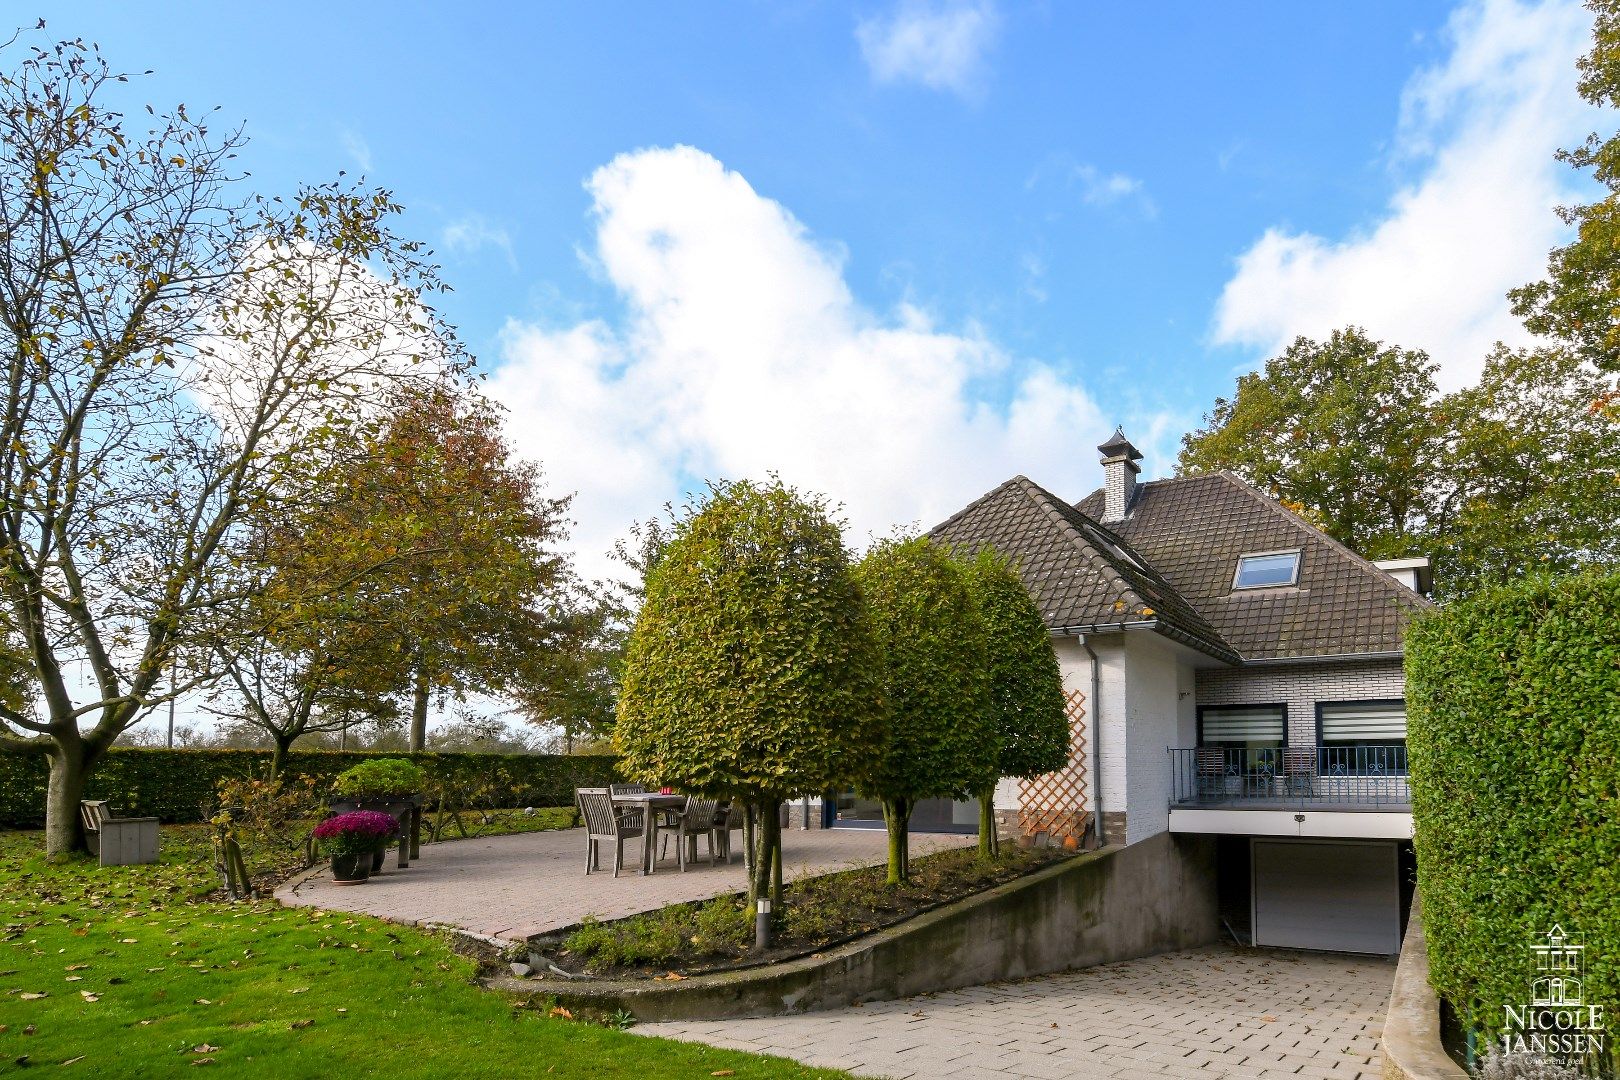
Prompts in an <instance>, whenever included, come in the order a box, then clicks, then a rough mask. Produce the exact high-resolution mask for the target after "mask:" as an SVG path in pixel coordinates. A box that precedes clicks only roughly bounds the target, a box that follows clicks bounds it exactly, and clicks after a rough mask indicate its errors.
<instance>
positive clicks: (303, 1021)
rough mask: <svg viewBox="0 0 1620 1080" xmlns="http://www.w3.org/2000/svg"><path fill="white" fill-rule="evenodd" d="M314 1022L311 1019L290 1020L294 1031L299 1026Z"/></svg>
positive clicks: (305, 1026)
mask: <svg viewBox="0 0 1620 1080" xmlns="http://www.w3.org/2000/svg"><path fill="white" fill-rule="evenodd" d="M314 1022H315V1021H313V1020H294V1021H293V1022H292V1029H293V1030H294V1031H297V1030H298V1029H299V1028H307V1027H309V1026H310V1025H311V1024H313V1023H314Z"/></svg>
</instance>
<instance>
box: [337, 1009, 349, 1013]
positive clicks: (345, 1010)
mask: <svg viewBox="0 0 1620 1080" xmlns="http://www.w3.org/2000/svg"><path fill="white" fill-rule="evenodd" d="M348 1011H349V1010H348V1009H339V1010H338V1012H340V1013H346V1012H348Z"/></svg>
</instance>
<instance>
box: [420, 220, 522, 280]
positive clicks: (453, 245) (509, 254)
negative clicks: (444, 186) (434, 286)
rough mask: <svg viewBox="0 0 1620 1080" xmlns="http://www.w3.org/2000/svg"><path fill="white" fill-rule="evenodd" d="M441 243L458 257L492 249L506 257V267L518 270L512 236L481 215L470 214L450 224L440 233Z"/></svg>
mask: <svg viewBox="0 0 1620 1080" xmlns="http://www.w3.org/2000/svg"><path fill="white" fill-rule="evenodd" d="M439 243H440V244H441V245H443V247H444V249H445V250H446V251H453V252H455V253H456V254H458V255H474V254H476V253H477V252H479V251H480V250H482V249H483V248H486V247H492V248H495V249H496V250H498V251H500V252H502V253H503V254H504V255H505V256H506V265H507V266H509V267H511V268H512V270H513V271H516V270H517V268H518V264H517V253H516V251H514V250H513V247H512V234H511V233H509V232H507V231H506V229H504V228H502V227H501V226H499V225H494V224H491V223H490V222H489V221H488V220H487V219H485V218H484V217H483V215H481V214H468V215H466V216H465V217H460V218H457V219H456V220H454V221H452V222H450V223H449V224H448V225H446V226H445V227H444V229H443V230H442V231H441V232H440V233H439Z"/></svg>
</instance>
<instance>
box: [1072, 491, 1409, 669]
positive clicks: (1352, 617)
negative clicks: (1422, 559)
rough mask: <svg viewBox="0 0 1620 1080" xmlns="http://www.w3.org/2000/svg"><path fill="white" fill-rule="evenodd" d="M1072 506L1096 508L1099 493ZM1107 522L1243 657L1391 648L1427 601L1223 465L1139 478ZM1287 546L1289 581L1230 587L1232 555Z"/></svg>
mask: <svg viewBox="0 0 1620 1080" xmlns="http://www.w3.org/2000/svg"><path fill="white" fill-rule="evenodd" d="M1077 509H1078V510H1079V511H1080V512H1081V513H1082V514H1090V515H1092V516H1095V515H1099V514H1101V513H1102V509H1103V492H1102V491H1101V490H1098V491H1094V492H1092V493H1091V494H1090V495H1088V496H1086V497H1085V498H1084V499H1082V500H1081V501H1080V502H1079V503H1078V504H1077ZM1112 528H1113V529H1114V531H1115V532H1117V533H1119V534H1120V535H1121V536H1123V537H1124V538H1125V539H1126V540H1127V541H1129V542H1130V544H1131V545H1132V547H1134V548H1135V549H1136V550H1137V551H1138V552H1140V553H1141V554H1142V555H1143V556H1144V557H1145V558H1146V560H1147V561H1148V562H1149V563H1150V564H1151V565H1152V566H1153V568H1154V569H1155V570H1157V571H1158V572H1159V573H1160V574H1162V575H1163V576H1164V579H1165V580H1166V581H1167V582H1169V583H1170V584H1171V585H1172V586H1174V588H1175V591H1176V592H1178V593H1179V594H1180V595H1181V596H1182V597H1183V598H1184V599H1185V600H1186V602H1187V603H1188V604H1190V605H1191V606H1192V607H1193V608H1194V609H1195V610H1197V611H1198V612H1199V613H1200V614H1201V615H1202V616H1203V617H1204V618H1206V619H1207V620H1208V621H1209V623H1210V624H1212V625H1213V626H1214V628H1215V629H1216V630H1217V631H1218V632H1219V633H1220V636H1221V637H1222V638H1223V639H1224V640H1225V641H1226V642H1228V643H1229V644H1230V645H1231V646H1232V647H1233V648H1234V649H1236V650H1237V651H1238V652H1239V653H1241V654H1242V655H1243V657H1244V658H1245V659H1248V660H1259V659H1290V658H1300V657H1311V656H1329V655H1336V654H1337V655H1343V654H1358V653H1398V652H1400V651H1401V650H1402V636H1403V634H1404V632H1405V629H1406V625H1407V623H1409V622H1410V621H1411V619H1412V616H1413V615H1414V614H1415V613H1417V612H1418V611H1420V610H1421V609H1422V608H1424V607H1426V606H1427V603H1428V602H1427V601H1425V600H1424V599H1422V598H1421V597H1419V596H1418V595H1417V594H1416V593H1414V592H1412V591H1411V590H1410V589H1407V588H1406V587H1405V586H1403V585H1401V584H1400V583H1398V582H1397V581H1395V580H1394V579H1393V578H1391V577H1390V576H1389V575H1388V574H1385V573H1384V572H1383V571H1381V570H1379V569H1378V568H1377V567H1375V566H1373V565H1372V564H1371V563H1369V562H1367V561H1366V560H1365V559H1363V558H1361V557H1360V556H1359V555H1356V554H1355V553H1354V552H1352V551H1350V549H1348V548H1346V547H1345V546H1344V545H1342V544H1340V543H1338V542H1337V541H1335V540H1333V539H1331V538H1329V537H1328V536H1326V535H1324V534H1323V533H1322V532H1321V531H1320V530H1318V529H1316V528H1315V527H1314V526H1312V525H1310V524H1308V523H1307V522H1305V521H1304V520H1302V519H1301V518H1300V517H1298V516H1297V515H1295V514H1294V513H1292V512H1291V511H1289V510H1287V509H1286V508H1285V507H1283V506H1282V505H1281V504H1280V503H1278V502H1277V501H1276V500H1275V499H1272V498H1270V497H1268V496H1267V495H1265V494H1263V493H1262V492H1260V491H1257V490H1256V489H1255V488H1253V487H1250V486H1249V485H1248V484H1246V483H1245V482H1243V481H1242V480H1240V479H1239V478H1238V477H1236V476H1234V475H1232V474H1231V473H1227V472H1214V473H1205V474H1202V475H1199V476H1188V477H1178V478H1175V479H1170V480H1154V481H1151V482H1149V483H1146V484H1142V485H1139V486H1138V487H1137V489H1136V495H1135V497H1134V498H1133V499H1132V500H1131V505H1130V509H1129V514H1128V516H1127V517H1126V519H1125V520H1124V521H1121V522H1117V523H1115V524H1114V525H1113V526H1112ZM1292 548H1299V549H1300V553H1301V554H1300V566H1299V582H1298V584H1297V585H1296V586H1292V587H1285V588H1267V589H1247V590H1238V591H1233V589H1232V578H1233V575H1234V573H1235V572H1236V570H1237V560H1238V557H1239V556H1240V555H1244V554H1248V553H1253V552H1264V551H1281V550H1289V549H1292Z"/></svg>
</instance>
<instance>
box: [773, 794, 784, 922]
mask: <svg viewBox="0 0 1620 1080" xmlns="http://www.w3.org/2000/svg"><path fill="white" fill-rule="evenodd" d="M781 910H782V804H781V803H779V802H773V803H772V804H771V911H772V912H773V913H775V914H776V917H777V918H781Z"/></svg>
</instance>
